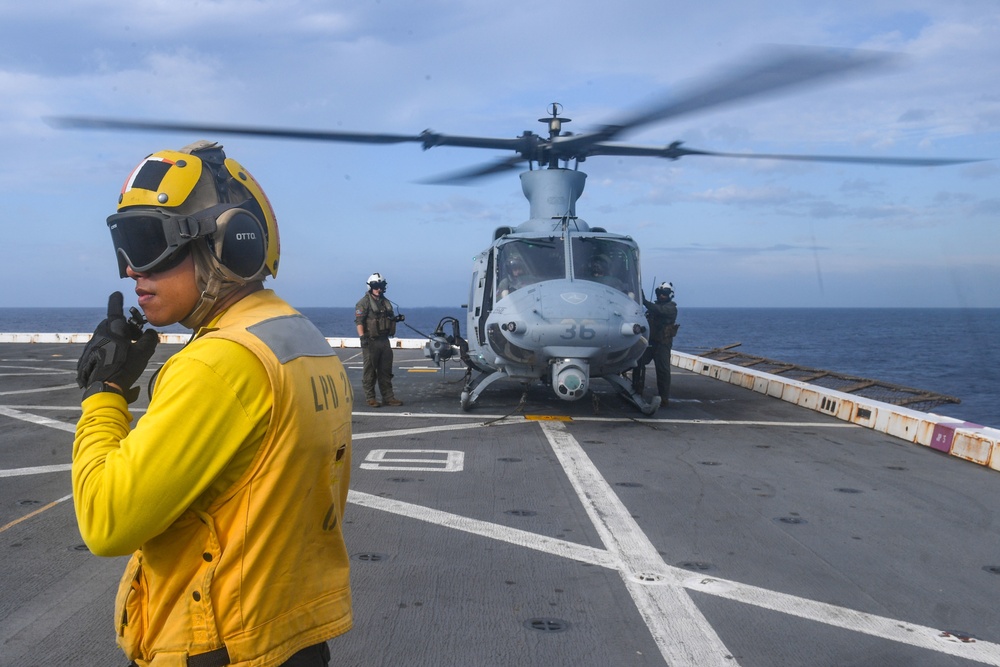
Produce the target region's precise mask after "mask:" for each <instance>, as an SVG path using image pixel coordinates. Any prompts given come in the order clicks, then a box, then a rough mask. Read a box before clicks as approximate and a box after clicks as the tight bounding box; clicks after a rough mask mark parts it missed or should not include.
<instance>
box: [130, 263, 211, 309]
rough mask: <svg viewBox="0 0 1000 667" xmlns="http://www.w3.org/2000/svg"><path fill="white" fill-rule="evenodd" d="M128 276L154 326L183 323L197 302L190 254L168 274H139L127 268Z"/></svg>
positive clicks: (140, 304) (165, 272) (168, 270)
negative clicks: (132, 281)
mask: <svg viewBox="0 0 1000 667" xmlns="http://www.w3.org/2000/svg"><path fill="white" fill-rule="evenodd" d="M125 273H126V275H127V276H128V277H129V278H131V279H132V280H134V281H135V293H136V296H138V297H139V307H140V308H142V312H143V314H145V316H146V319H147V320H149V323H150V324H152V325H153V326H157V327H163V326H167V325H169V324H175V323H177V322H180V321H181V320H182V319H184V318H185V317H187V315H188V313H190V312H191V311H192V310H194V307H195V305H197V303H198V297H199V291H198V284H197V281H196V280H195V274H194V258H193V257H192V256H191V254H190V253H188V255H187V257H185V258H184V259H183V260H182V261H181V262H180V263H179V264H177V265H176V266H172V267H171V268H169V269H167V270H166V271H159V272H149V271H144V272H137V271H134V270H132V267H128V268H127V269H126V272H125Z"/></svg>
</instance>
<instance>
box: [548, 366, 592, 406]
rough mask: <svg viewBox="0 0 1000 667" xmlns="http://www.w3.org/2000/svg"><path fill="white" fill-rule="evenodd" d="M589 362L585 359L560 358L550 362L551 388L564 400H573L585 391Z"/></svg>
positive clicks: (587, 381)
mask: <svg viewBox="0 0 1000 667" xmlns="http://www.w3.org/2000/svg"><path fill="white" fill-rule="evenodd" d="M589 380H590V364H589V363H587V360H586V359H560V360H558V361H554V362H553V363H552V389H553V390H554V391H555V393H556V396H558V397H559V398H561V399H563V400H564V401H575V400H578V399H580V398H581V397H583V395H584V394H586V393H587V385H588V383H589Z"/></svg>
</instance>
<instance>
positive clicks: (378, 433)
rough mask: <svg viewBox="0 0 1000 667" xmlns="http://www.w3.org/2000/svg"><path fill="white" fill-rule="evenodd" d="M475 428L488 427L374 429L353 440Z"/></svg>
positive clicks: (449, 426) (496, 423)
mask: <svg viewBox="0 0 1000 667" xmlns="http://www.w3.org/2000/svg"><path fill="white" fill-rule="evenodd" d="M527 423H528V422H526V421H520V420H519V421H506V422H495V423H493V424H490V426H498V425H504V424H527ZM474 428H486V426H485V425H484V424H448V425H443V426H423V427H420V428H401V429H398V430H396V431H374V432H371V433H354V434H352V435H351V439H352V440H368V439H369V438H398V437H400V436H404V435H418V434H420V433H440V432H443V431H466V430H469V429H474Z"/></svg>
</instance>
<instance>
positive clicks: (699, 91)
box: [555, 46, 898, 154]
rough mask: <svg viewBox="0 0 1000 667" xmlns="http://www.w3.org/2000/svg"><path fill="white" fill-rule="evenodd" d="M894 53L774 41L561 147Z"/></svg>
mask: <svg viewBox="0 0 1000 667" xmlns="http://www.w3.org/2000/svg"><path fill="white" fill-rule="evenodd" d="M897 57H898V56H896V55H895V54H890V53H884V52H880V51H866V50H861V49H821V48H814V47H791V46H783V47H779V46H774V47H771V48H769V49H766V50H764V51H762V52H761V54H760V55H759V56H757V57H756V58H754V59H752V60H751V61H750V62H749V63H748V64H747V65H745V66H743V67H740V68H737V69H735V70H730V71H727V72H726V73H724V74H722V75H720V76H718V77H716V78H714V79H710V80H707V81H706V82H704V83H702V84H699V85H697V86H694V87H692V88H690V89H688V90H687V91H685V92H683V93H682V94H681V95H679V96H677V97H670V98H667V99H664V100H662V101H661V102H659V103H656V104H653V105H652V106H649V107H647V108H645V109H641V110H639V111H636V112H635V113H633V114H631V115H629V116H625V117H624V118H622V120H620V121H619V122H616V123H611V124H608V125H604V126H602V127H601V128H599V129H598V130H597V131H595V132H589V133H582V134H578V135H574V136H572V137H567V138H566V139H562V138H560V140H559V141H558V142H556V144H555V145H556V146H558V147H559V149H560V153H563V154H568V153H571V152H572V151H574V150H577V147H580V148H581V149H583V150H585V148H584V147H585V146H587V145H589V144H593V143H597V142H600V141H606V140H608V139H612V138H614V137H616V136H619V135H621V134H623V133H625V132H627V131H629V130H634V129H636V128H638V127H640V126H643V125H648V124H650V123H656V122H661V121H664V120H667V119H670V118H676V117H678V116H682V115H685V114H690V113H693V112H695V111H703V110H707V109H711V108H714V107H719V106H723V105H726V104H730V103H733V102H737V101H742V100H748V99H751V98H754V97H763V96H765V95H769V94H774V93H778V92H781V91H784V90H788V89H791V88H794V87H797V86H803V85H805V84H810V83H818V82H819V81H820V80H822V79H828V78H831V77H834V76H836V75H846V74H848V73H850V72H854V71H860V70H863V69H867V68H874V67H877V66H885V65H888V64H890V63H891V62H893V61H895V60H896V59H897Z"/></svg>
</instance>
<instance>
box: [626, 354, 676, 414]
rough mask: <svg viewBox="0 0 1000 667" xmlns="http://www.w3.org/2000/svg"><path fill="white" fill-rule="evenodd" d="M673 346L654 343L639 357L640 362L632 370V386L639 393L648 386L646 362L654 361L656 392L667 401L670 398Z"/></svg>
mask: <svg viewBox="0 0 1000 667" xmlns="http://www.w3.org/2000/svg"><path fill="white" fill-rule="evenodd" d="M672 347H673V346H672V345H667V344H665V343H652V344H651V345H650V346H649V347H647V348H646V351H645V352H643V353H642V356H641V357H639V362H638V363H637V364H636V367H635V368H634V369H633V370H632V388H633V389H635V391H636V392H637V393H639V394H641V393H642V390H643V389H644V388H645V386H646V364H648V363H649V362H650V361H652V362H653V367H654V368H655V369H656V393H657V395H658V396H659V397H660V398H661V399H663V400H664V402H665V401H667V400H669V399H670V350H671V348H672Z"/></svg>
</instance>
